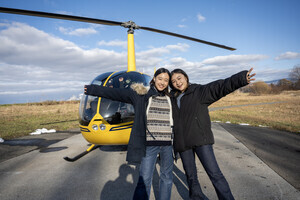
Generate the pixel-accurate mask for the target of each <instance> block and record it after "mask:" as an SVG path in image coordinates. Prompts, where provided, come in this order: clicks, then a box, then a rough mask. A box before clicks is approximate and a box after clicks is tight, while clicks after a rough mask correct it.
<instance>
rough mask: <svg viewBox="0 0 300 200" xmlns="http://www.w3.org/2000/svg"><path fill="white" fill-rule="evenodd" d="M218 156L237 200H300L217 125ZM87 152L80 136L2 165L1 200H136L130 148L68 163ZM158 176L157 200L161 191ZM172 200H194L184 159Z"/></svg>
mask: <svg viewBox="0 0 300 200" xmlns="http://www.w3.org/2000/svg"><path fill="white" fill-rule="evenodd" d="M212 128H213V132H214V135H215V139H216V144H215V145H214V149H215V154H216V157H217V160H218V163H219V165H220V168H221V170H222V172H223V174H224V175H225V177H226V178H227V181H228V182H229V185H230V186H231V189H232V193H233V195H234V196H235V198H236V199H291V200H297V199H299V200H300V193H299V191H298V190H297V189H295V188H294V187H293V186H291V185H290V184H289V183H288V182H287V181H285V180H284V179H283V178H281V177H280V176H279V175H278V174H277V173H275V172H274V171H273V170H272V169H270V168H269V167H268V166H267V165H266V164H265V163H264V162H263V161H262V160H260V159H259V158H258V157H257V156H255V155H254V154H253V153H252V152H251V151H250V150H249V149H247V148H246V147H245V146H244V145H243V144H242V143H241V142H239V141H238V140H237V139H235V137H233V136H232V135H231V134H230V133H229V132H227V131H226V130H225V129H223V128H222V127H221V126H220V125H219V124H216V123H213V124H212ZM86 148H87V143H86V142H85V140H84V139H83V137H82V136H81V135H80V134H78V135H74V136H72V137H69V138H68V139H65V140H62V141H60V142H58V143H54V144H52V145H50V146H48V148H43V149H39V150H34V151H31V152H29V153H26V154H24V155H21V156H18V157H14V158H12V159H9V160H6V161H4V162H1V163H0V199H1V200H8V199H49V200H50V199H51V200H52V199H75V200H76V199H103V200H110V199H114V200H117V199H131V197H132V193H133V190H134V187H135V184H136V181H137V176H138V171H137V169H136V168H135V167H134V166H129V165H127V164H126V162H125V156H126V151H124V148H113V147H101V148H100V149H96V150H95V151H93V152H91V153H90V154H88V155H86V156H85V157H83V158H81V159H79V160H78V161H76V162H74V163H70V162H66V161H64V160H63V157H64V156H74V155H76V154H78V153H81V152H82V151H84V150H85V149H86ZM197 166H198V175H199V180H200V182H201V186H202V189H203V192H204V193H205V194H206V195H207V196H208V197H209V198H210V199H217V197H216V194H215V191H214V189H213V186H212V185H211V183H210V181H209V179H208V177H207V175H206V173H205V172H204V171H203V168H202V166H201V164H200V163H199V161H197ZM158 171H159V164H157V171H156V172H155V174H154V180H153V190H152V194H151V199H155V196H156V195H157V191H158V189H157V187H158ZM172 199H175V200H177V199H188V190H187V187H186V181H185V176H184V171H183V169H182V165H181V160H179V161H178V162H177V163H176V164H175V166H174V184H173V190H172Z"/></svg>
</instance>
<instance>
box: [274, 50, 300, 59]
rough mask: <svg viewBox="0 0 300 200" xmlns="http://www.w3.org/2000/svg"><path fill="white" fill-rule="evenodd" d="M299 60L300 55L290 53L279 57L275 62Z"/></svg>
mask: <svg viewBox="0 0 300 200" xmlns="http://www.w3.org/2000/svg"><path fill="white" fill-rule="evenodd" d="M299 58H300V53H297V52H290V51H288V52H285V53H283V54H280V55H279V56H277V57H276V58H275V60H291V59H299Z"/></svg>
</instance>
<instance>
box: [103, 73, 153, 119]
mask: <svg viewBox="0 0 300 200" xmlns="http://www.w3.org/2000/svg"><path fill="white" fill-rule="evenodd" d="M145 77H146V76H145V75H141V74H140V73H137V72H134V73H123V74H119V75H117V76H115V77H113V78H111V79H109V80H108V81H107V83H106V87H111V88H125V89H126V88H127V89H129V88H130V86H131V84H133V83H143V84H144V85H149V82H147V81H149V80H148V79H147V78H145ZM100 114H101V115H102V116H103V118H104V119H105V120H106V121H107V122H108V123H110V124H118V123H123V122H130V121H133V119H134V108H133V106H132V105H131V104H127V103H123V102H118V101H112V100H109V99H105V98H102V99H101V103H100Z"/></svg>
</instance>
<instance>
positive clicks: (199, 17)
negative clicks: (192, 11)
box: [197, 13, 206, 22]
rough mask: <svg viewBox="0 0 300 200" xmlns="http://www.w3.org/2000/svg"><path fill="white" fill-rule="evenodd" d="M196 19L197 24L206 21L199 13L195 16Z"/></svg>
mask: <svg viewBox="0 0 300 200" xmlns="http://www.w3.org/2000/svg"><path fill="white" fill-rule="evenodd" d="M197 19H198V22H204V21H205V20H206V18H205V17H204V16H202V15H201V14H200V13H198V14H197Z"/></svg>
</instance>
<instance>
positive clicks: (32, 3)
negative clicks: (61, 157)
mask: <svg viewBox="0 0 300 200" xmlns="http://www.w3.org/2000/svg"><path fill="white" fill-rule="evenodd" d="M128 2H129V3H128ZM0 7H9V8H19V9H27V10H35V11H44V12H53V13H60V14H69V15H77V16H84V17H90V18H98V19H105V20H112V21H119V22H125V21H129V20H132V21H134V22H135V23H136V24H137V25H140V26H146V27H151V28H156V29H160V30H165V31H170V32H175V33H178V34H183V35H187V36H191V37H195V38H199V39H202V40H207V41H210V42H215V43H220V44H223V45H226V46H230V47H234V48H236V49H237V50H236V51H228V50H225V49H220V48H216V47H213V46H208V45H205V44H200V43H196V42H192V41H188V40H184V39H180V38H176V37H171V36H167V35H162V34H158V33H154V32H148V31H145V30H136V31H135V35H134V37H135V50H136V65H137V70H138V71H141V72H144V73H147V74H149V75H151V76H152V75H153V71H154V68H155V67H156V68H159V67H166V68H168V69H169V70H172V69H175V68H182V69H184V70H185V71H186V72H187V73H188V75H189V76H190V80H191V81H192V82H195V83H201V84H205V83H208V82H211V81H213V80H216V79H222V78H226V77H228V76H230V75H232V74H234V73H236V72H239V71H241V70H244V69H250V68H251V67H253V68H254V72H256V73H257V76H256V79H257V80H261V81H271V80H277V79H282V78H287V77H288V74H289V72H290V71H291V69H292V68H293V67H294V66H296V65H298V64H300V45H299V44H300V37H299V35H300V20H299V19H300V12H299V9H300V1H298V0H219V1H217V0H211V1H202V0H197V1H196V0H194V1H189V0H187V1H182V0H180V1H179V0H165V1H158V0H153V1H141V0H139V1H137V0H136V1H122V0H115V1H102V0H89V1H78V0H64V1H61V0H60V1H59V0H26V1H24V0H10V1H0ZM0 44H1V45H0V104H7V103H26V102H38V101H45V100H68V99H70V98H76V97H79V95H80V94H81V93H82V92H83V85H85V84H88V83H90V81H92V80H93V79H94V78H95V77H96V76H97V75H99V74H101V73H104V72H108V71H117V70H118V71H119V70H126V69H127V30H126V29H125V28H123V27H119V26H104V25H95V24H89V23H82V22H71V21H65V20H58V19H47V18H40V17H31V16H22V15H15V14H5V13H0Z"/></svg>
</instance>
